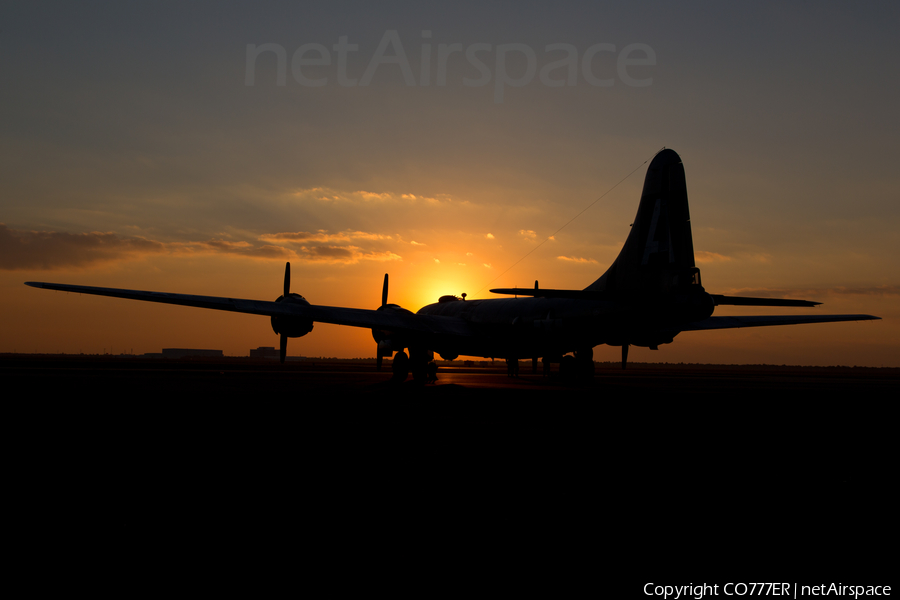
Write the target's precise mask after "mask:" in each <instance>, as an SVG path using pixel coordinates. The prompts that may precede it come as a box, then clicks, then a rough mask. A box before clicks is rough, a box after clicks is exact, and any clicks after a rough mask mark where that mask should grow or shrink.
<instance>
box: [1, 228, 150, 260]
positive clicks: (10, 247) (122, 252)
mask: <svg viewBox="0 0 900 600" xmlns="http://www.w3.org/2000/svg"><path fill="white" fill-rule="evenodd" d="M164 251H165V245H164V244H162V243H160V242H154V241H152V240H146V239H143V238H123V237H119V236H117V235H116V234H114V233H100V232H92V233H66V232H59V231H22V230H16V229H10V228H9V227H7V226H6V225H4V224H2V223H0V269H3V270H7V271H15V270H19V269H47V270H49V269H57V268H63V267H83V266H87V265H91V264H94V263H98V262H104V261H111V260H119V259H122V258H125V257H131V256H134V255H136V254H157V253H160V252H164Z"/></svg>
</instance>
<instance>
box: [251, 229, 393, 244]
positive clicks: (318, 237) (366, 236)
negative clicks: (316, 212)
mask: <svg viewBox="0 0 900 600" xmlns="http://www.w3.org/2000/svg"><path fill="white" fill-rule="evenodd" d="M259 239H261V240H266V241H270V242H282V243H289V244H293V243H297V244H305V243H309V242H319V243H329V242H331V243H334V242H350V241H352V240H390V239H393V238H391V236H389V235H381V234H380V233H369V232H366V231H352V230H349V229H348V230H347V231H339V232H337V233H329V232H328V231H326V230H324V229H320V230H319V231H316V232H315V233H312V232H308V231H296V232H283V233H265V234H263V235H261V236H259Z"/></svg>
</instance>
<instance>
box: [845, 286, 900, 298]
mask: <svg viewBox="0 0 900 600" xmlns="http://www.w3.org/2000/svg"><path fill="white" fill-rule="evenodd" d="M828 292H829V293H832V294H855V295H860V296H900V285H875V286H870V287H836V288H830V289H829V290H828Z"/></svg>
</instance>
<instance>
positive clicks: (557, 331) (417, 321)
mask: <svg viewBox="0 0 900 600" xmlns="http://www.w3.org/2000/svg"><path fill="white" fill-rule="evenodd" d="M290 266H291V265H290V263H288V264H287V265H286V266H285V271H284V293H283V294H282V295H281V296H279V297H278V298H277V299H276V300H275V301H274V302H267V301H261V300H240V299H237V298H219V297H214V296H193V295H187V294H168V293H163V292H142V291H136V290H122V289H113V288H100V287H89V286H80V285H65V284H59V283H38V282H27V283H26V285H30V286H32V287H38V288H44V289H50V290H60V291H65V292H78V293H83V294H97V295H100V296H113V297H117V298H130V299H132V300H147V301H150V302H162V303H165V304H181V305H184V306H196V307H200V308H211V309H216V310H229V311H233V312H241V313H250V314H257V315H267V316H269V317H271V320H272V329H274V330H275V333H277V334H279V335H280V336H281V361H282V362H284V359H285V355H286V353H287V339H288V338H289V337H302V336H304V335H306V334H307V333H309V332H310V331H312V328H313V323H314V322H316V321H319V322H322V323H334V324H337V325H349V326H351V327H365V328H371V329H372V335H373V337H374V338H375V341H376V342H377V343H378V351H377V357H378V359H377V360H378V366H379V367H380V366H381V360H382V357H384V356H391V355H394V361H393V367H394V371H395V373H397V372H398V371H399V375H402V377H404V378H405V377H406V375H407V374H408V370H412V372H413V375H414V376H415V377H416V378H424V376H425V367H426V365H427V363H428V361H429V360H430V359H431V358H432V357H433V355H434V352H437V353H438V354H440V356H441V357H443V358H445V359H453V358H456V357H458V356H459V355H467V356H481V357H491V358H494V357H497V358H506V359H519V358H532V359H533V361H534V363H533V364H535V365H536V361H537V357H544V359H545V360H549V361H552V362H557V361H563V355H565V354H567V353H570V352H571V353H574V355H575V356H574V359H573V358H572V357H567V359H566V360H565V361H563V364H566V365H569V366H567V367H566V368H567V369H575V370H576V372H578V373H585V372H587V371H589V370H592V369H593V360H592V357H593V348H594V346H598V345H600V344H609V345H611V346H621V347H622V367H623V368H624V367H625V364H626V360H627V356H628V346H629V345H632V346H645V347H649V348H651V349H653V350H656V349H657V348H658V346H659V345H660V344H668V343H670V342H672V340H673V339H674V338H675V336H676V335H678V334H679V333H681V332H682V331H697V330H704V329H729V328H735V327H761V326H766V325H790V324H798V323H826V322H833V321H863V320H870V319H878V318H879V317H874V316H871V315H815V316H814V315H803V316H737V317H714V316H712V314H713V311H714V310H715V307H716V306H721V305H737V306H792V307H812V306H816V305H818V304H820V303H819V302H810V301H808V300H787V299H774V298H746V297H739V296H723V295H718V294H708V293H707V292H706V291H705V290H704V289H703V286H702V285H701V284H700V270H699V269H698V268H697V267H696V266H694V246H693V240H692V236H691V223H690V215H689V213H688V198H687V187H686V184H685V177H684V167H683V165H682V163H681V158H679V156H678V154H676V153H675V152H674V151H673V150H668V149H666V150H662V151H661V152H659V153H658V154H657V155H656V156H655V157H654V159H653V161H652V162H651V163H650V166H649V167H648V169H647V175H646V178H645V180H644V190H643V193H642V195H641V202H640V205H639V207H638V212H637V217H635V220H634V223H633V224H632V228H631V232H630V234H629V235H628V239H627V240H626V241H625V245H624V246H623V247H622V251H621V252H620V253H619V256H618V258H616V260H615V261H614V262H613V264H612V266H610V267H609V269H607V271H606V272H605V273H604V274H603V275H602V276H601V277H600V278H599V279H597V281H595V282H594V283H592V284H591V285H589V286H588V287H586V288H585V289H583V290H560V289H545V288H539V287H538V282H537V281H535V282H534V289H521V288H504V289H493V290H491V292H493V293H497V294H509V295H516V296H527V297H526V298H518V297H517V298H506V299H491V300H468V301H467V300H465V295H464V296H463V299H462V300H460V299H459V298H457V297H455V296H443V297H441V298H440V300H439V301H438V302H437V304H429V305H428V306H425V307H424V308H422V309H420V310H419V312H418V313H415V314H413V313H412V312H410V311H408V310H406V309H404V308H401V307H399V306H397V305H396V304H388V301H387V300H388V276H387V275H385V276H384V284H383V287H382V292H381V306H380V307H379V308H377V309H376V310H366V309H359V308H342V307H334V306H315V305H312V304H310V303H309V302H307V301H306V299H305V298H303V296H300V295H299V294H292V293H291V292H290V282H291V280H290V274H291V272H290ZM406 349H409V355H407V354H406V353H405V352H404V351H405V350H406ZM395 353H396V354H395Z"/></svg>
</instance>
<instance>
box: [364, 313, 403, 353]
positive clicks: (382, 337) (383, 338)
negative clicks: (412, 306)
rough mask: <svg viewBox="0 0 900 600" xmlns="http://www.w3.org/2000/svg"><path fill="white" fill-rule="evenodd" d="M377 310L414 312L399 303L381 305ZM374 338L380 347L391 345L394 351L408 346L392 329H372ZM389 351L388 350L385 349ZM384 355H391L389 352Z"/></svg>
mask: <svg viewBox="0 0 900 600" xmlns="http://www.w3.org/2000/svg"><path fill="white" fill-rule="evenodd" d="M376 310H387V311H391V312H396V313H400V314H404V315H411V314H413V313H412V311H409V310H406V309H405V308H402V307H400V306H399V305H397V304H385V305H384V306H379V307H378V308H377V309H376ZM372 338H373V339H374V340H375V341H376V342H378V345H379V348H382V347H384V348H388V347H391V348H392V349H393V350H392V351H395V352H396V351H399V350H403V349H404V348H406V344H405V343H403V341H401V340H399V339H397V336H395V335H394V333H393V332H392V331H385V330H383V329H372ZM382 342H386V344H384V345H383V344H382ZM385 352H387V350H385ZM383 356H389V355H388V354H383Z"/></svg>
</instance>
